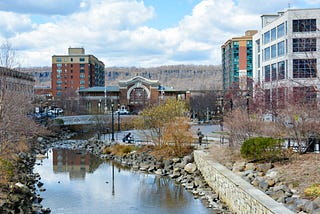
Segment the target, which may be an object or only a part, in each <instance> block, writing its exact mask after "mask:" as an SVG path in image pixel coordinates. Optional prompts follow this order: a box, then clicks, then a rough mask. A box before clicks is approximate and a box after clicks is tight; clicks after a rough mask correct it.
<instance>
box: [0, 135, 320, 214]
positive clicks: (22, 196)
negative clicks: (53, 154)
mask: <svg viewBox="0 0 320 214" xmlns="http://www.w3.org/2000/svg"><path fill="white" fill-rule="evenodd" d="M71 135H72V134H71V133H65V134H64V135H63V136H62V138H42V137H40V138H38V139H37V141H38V145H37V146H36V148H34V149H33V151H32V153H30V154H27V153H20V154H19V161H18V166H17V167H18V169H19V175H17V179H16V180H17V182H15V183H14V184H12V185H11V186H10V187H9V190H8V194H7V197H6V199H5V200H2V201H1V204H0V213H36V214H45V213H50V208H44V207H43V206H42V205H41V201H42V198H41V193H40V194H39V193H38V192H39V191H40V192H41V191H45V189H44V188H42V185H43V183H42V182H41V177H40V175H39V174H35V173H33V167H34V164H35V160H36V156H43V155H45V154H46V152H47V150H48V148H54V147H62V148H70V149H82V150H85V151H87V152H88V153H91V154H94V155H96V156H99V157H101V158H103V159H109V160H113V161H115V162H117V163H120V164H122V165H124V166H128V167H131V168H132V170H137V171H142V172H145V173H154V174H156V175H159V176H169V177H170V178H171V179H173V180H174V181H175V182H177V183H179V184H181V185H183V186H184V187H185V189H186V190H188V191H190V192H191V193H192V194H193V195H194V197H195V198H199V199H201V200H202V202H203V203H204V204H205V205H206V206H207V207H208V209H212V211H213V212H215V213H231V212H230V211H228V208H227V207H226V206H225V205H224V203H223V202H221V201H220V200H219V195H218V194H217V193H215V192H214V191H213V190H212V189H211V187H210V186H208V185H207V183H206V182H205V180H204V179H203V177H202V175H201V173H200V171H199V170H198V169H197V166H196V164H195V163H194V159H193V155H192V154H191V155H188V156H185V157H183V158H172V159H168V160H165V159H164V158H155V157H153V156H151V155H150V154H149V153H148V152H143V153H137V152H131V153H129V154H127V155H125V156H115V155H110V154H102V153H101V151H102V150H103V148H105V147H108V146H111V145H110V144H109V143H108V142H105V141H99V140H97V139H90V140H80V141H79V140H68V139H69V138H70V137H71ZM229 169H230V170H231V171H233V172H234V173H237V174H239V175H241V177H242V178H243V179H245V180H246V181H247V182H249V183H251V184H252V185H253V186H255V187H256V188H258V189H260V190H262V191H264V192H265V193H266V194H267V195H269V196H270V197H271V198H273V199H274V200H275V201H277V202H279V203H283V204H284V205H285V206H287V207H288V208H289V209H291V210H292V211H294V212H296V213H300V214H304V213H311V214H320V198H317V199H315V200H313V201H311V200H307V199H303V198H300V197H299V195H298V194H297V192H296V191H295V190H294V188H292V187H290V186H289V187H288V186H286V184H285V183H283V181H282V179H281V178H280V177H279V174H278V172H277V171H276V170H274V169H273V167H272V164H253V163H245V162H241V163H235V164H233V165H232V166H229Z"/></svg>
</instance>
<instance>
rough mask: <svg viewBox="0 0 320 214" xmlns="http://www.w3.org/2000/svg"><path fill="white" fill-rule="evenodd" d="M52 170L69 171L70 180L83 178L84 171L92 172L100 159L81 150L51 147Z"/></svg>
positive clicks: (56, 171) (57, 171) (58, 171)
mask: <svg viewBox="0 0 320 214" xmlns="http://www.w3.org/2000/svg"><path fill="white" fill-rule="evenodd" d="M52 156H53V172H54V173H69V178H70V180H84V179H85V177H86V173H93V172H94V171H95V170H96V169H97V168H98V167H99V165H100V164H101V163H102V160H101V159H100V158H98V157H96V156H94V155H91V154H87V153H85V152H83V151H81V150H70V149H52Z"/></svg>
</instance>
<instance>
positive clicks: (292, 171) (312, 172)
mask: <svg viewBox="0 0 320 214" xmlns="http://www.w3.org/2000/svg"><path fill="white" fill-rule="evenodd" d="M239 150H240V149H231V148H230V147H224V146H223V147H221V146H218V145H213V146H212V147H210V158H211V159H212V160H215V161H217V162H219V163H221V164H223V165H225V166H226V167H229V166H231V165H232V164H233V163H235V162H237V161H245V160H244V159H242V158H241V156H240V152H239ZM274 166H275V168H276V169H278V171H279V172H280V179H281V180H282V181H283V182H284V183H286V185H288V186H289V187H290V188H294V189H295V190H297V191H298V194H299V195H301V196H304V193H303V192H304V190H305V189H306V188H307V187H310V186H311V185H313V184H317V183H320V154H314V153H312V154H303V155H299V154H294V155H292V157H291V158H290V160H289V161H287V162H281V163H274Z"/></svg>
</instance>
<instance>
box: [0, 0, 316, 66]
mask: <svg viewBox="0 0 320 214" xmlns="http://www.w3.org/2000/svg"><path fill="white" fill-rule="evenodd" d="M288 8H299V9H302V8H320V0H41V1H39V0H1V1H0V17H1V18H0V44H5V43H6V42H9V43H10V44H11V46H12V49H14V50H15V54H16V61H18V62H19V66H20V67H34V66H51V57H52V55H65V54H67V53H68V48H69V47H83V48H85V51H86V54H91V55H95V56H96V57H97V58H98V59H99V60H101V61H103V62H104V64H105V65H106V66H107V67H111V66H118V67H131V66H134V67H156V66H161V65H180V64H188V65H190V64H192V65H219V64H221V49H220V47H221V45H222V44H223V43H224V42H226V41H227V40H228V39H230V38H232V37H237V36H243V35H244V33H245V31H246V30H260V27H261V15H263V14H276V13H277V12H280V11H285V10H287V9H288Z"/></svg>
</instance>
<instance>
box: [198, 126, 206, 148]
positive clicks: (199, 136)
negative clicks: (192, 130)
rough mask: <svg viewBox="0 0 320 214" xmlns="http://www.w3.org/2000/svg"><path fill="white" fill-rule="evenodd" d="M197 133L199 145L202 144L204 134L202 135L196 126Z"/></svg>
mask: <svg viewBox="0 0 320 214" xmlns="http://www.w3.org/2000/svg"><path fill="white" fill-rule="evenodd" d="M197 135H198V138H199V145H200V146H201V144H202V138H203V137H204V136H203V134H202V132H201V130H200V128H198V131H197Z"/></svg>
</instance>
